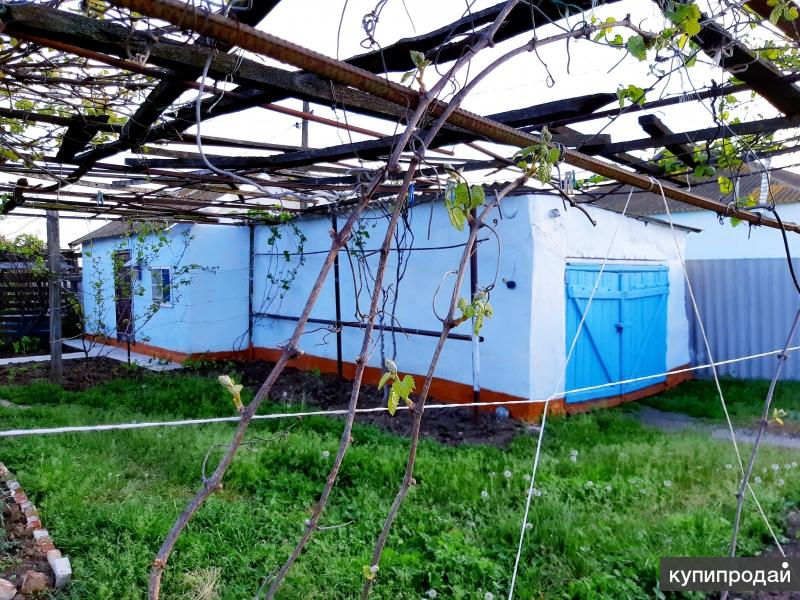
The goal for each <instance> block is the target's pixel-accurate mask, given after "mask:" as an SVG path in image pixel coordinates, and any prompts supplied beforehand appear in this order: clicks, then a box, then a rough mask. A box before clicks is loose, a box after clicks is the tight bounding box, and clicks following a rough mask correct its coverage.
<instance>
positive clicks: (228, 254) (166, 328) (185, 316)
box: [82, 224, 248, 353]
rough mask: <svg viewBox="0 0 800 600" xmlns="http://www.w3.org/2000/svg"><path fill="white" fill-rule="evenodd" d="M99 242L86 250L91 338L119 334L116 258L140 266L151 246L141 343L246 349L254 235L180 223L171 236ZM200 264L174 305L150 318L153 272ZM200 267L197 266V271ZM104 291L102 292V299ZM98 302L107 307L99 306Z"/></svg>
mask: <svg viewBox="0 0 800 600" xmlns="http://www.w3.org/2000/svg"><path fill="white" fill-rule="evenodd" d="M165 235H166V236H167V238H168V243H167V244H165V245H163V246H162V247H159V243H158V241H157V238H156V236H155V235H149V236H147V237H146V239H145V240H144V241H140V240H138V239H137V237H136V236H130V237H118V238H106V239H97V240H93V241H91V242H87V243H86V244H84V245H83V299H82V302H83V306H84V314H85V315H86V332H87V333H102V331H101V329H100V327H99V323H103V324H105V333H107V334H109V335H111V336H114V335H115V333H116V312H115V302H114V278H113V254H114V252H115V251H118V250H130V251H131V256H132V257H133V259H134V260H136V258H137V254H138V253H137V247H138V246H139V245H143V247H144V250H143V253H144V255H145V260H146V261H147V263H146V264H143V265H140V266H141V267H142V268H141V274H140V279H139V280H137V281H134V282H133V285H132V288H133V290H134V291H135V293H134V296H133V316H134V337H135V341H137V342H144V343H146V344H149V345H152V346H157V347H159V348H165V349H168V350H174V351H177V352H184V353H201V352H208V351H212V352H213V351H226V350H232V349H241V348H246V346H247V323H248V318H247V310H248V289H247V288H248V230H247V228H246V227H230V226H217V225H192V226H190V225H187V224H180V225H176V226H174V227H171V228H170V229H169V230H168V232H167V233H166V234H165ZM190 265H191V266H193V268H192V269H190V270H189V272H188V273H187V274H186V275H185V276H184V279H188V283H186V284H184V285H180V284H177V285H175V287H174V289H173V294H172V302H170V303H169V304H165V305H162V306H160V307H159V308H158V310H157V311H156V312H155V313H153V314H149V313H150V307H151V306H152V303H153V298H152V280H151V274H150V269H151V268H158V267H162V268H169V269H170V270H171V272H172V273H173V279H175V269H179V268H182V267H188V266H190ZM194 266H196V268H194ZM96 290H99V291H100V293H99V294H98V293H96ZM98 300H100V302H99V303H98Z"/></svg>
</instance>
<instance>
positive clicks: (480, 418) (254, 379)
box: [201, 361, 526, 447]
mask: <svg viewBox="0 0 800 600" xmlns="http://www.w3.org/2000/svg"><path fill="white" fill-rule="evenodd" d="M272 367H273V363H270V362H266V361H252V362H245V363H236V364H235V366H233V365H232V368H233V369H234V370H235V371H236V372H237V373H241V374H242V377H243V381H242V383H243V384H244V385H245V386H247V387H249V388H251V389H253V390H255V389H257V388H258V386H260V385H261V383H262V382H263V381H264V379H265V378H266V377H267V375H268V374H269V372H270V370H271V369H272ZM201 372H202V371H201ZM205 372H206V374H208V375H211V376H216V375H217V374H219V371H218V370H214V369H209V370H207V371H205ZM418 384H421V382H418ZM352 389H353V385H352V382H350V381H339V380H338V378H337V377H336V376H335V375H329V374H324V373H323V374H319V373H317V374H315V373H314V372H309V371H300V370H297V369H290V368H287V369H286V370H284V372H283V374H282V375H281V376H280V377H279V378H278V381H277V382H276V383H275V387H274V388H273V390H272V393H271V394H270V397H271V398H272V399H273V400H274V401H276V402H280V401H281V400H282V399H284V398H287V399H291V401H292V402H293V403H297V402H298V401H303V402H305V403H306V404H309V405H311V406H314V407H318V408H321V409H325V410H333V409H346V408H347V404H348V402H349V401H350V392H351V391H352ZM431 402H435V399H433V400H431ZM358 406H359V408H372V407H376V406H386V401H385V400H384V397H383V391H382V390H378V389H377V388H376V387H375V386H372V385H366V384H363V385H362V386H361V393H360V397H359V402H358ZM356 421H357V422H359V423H369V424H373V425H377V426H379V427H381V428H382V429H385V430H387V431H390V432H392V433H395V434H397V435H405V436H408V435H410V434H411V427H412V414H411V412H410V411H405V410H402V411H398V413H397V414H396V415H395V416H394V417H392V416H391V415H389V414H388V413H386V412H378V413H360V414H358V415H357V416H356ZM525 429H526V425H525V424H524V423H521V422H519V421H515V420H513V419H498V418H497V417H496V416H495V414H494V412H483V411H481V412H477V413H476V412H475V411H474V409H472V408H448V409H441V410H431V411H426V412H425V418H424V419H423V420H422V431H421V433H422V436H423V437H426V438H432V439H435V440H437V441H439V442H441V443H443V444H450V445H458V444H462V443H465V442H467V443H481V444H491V445H494V446H501V447H503V446H506V445H507V444H508V443H509V442H510V441H511V440H512V439H513V438H514V437H515V436H516V435H517V434H519V433H520V432H522V431H525Z"/></svg>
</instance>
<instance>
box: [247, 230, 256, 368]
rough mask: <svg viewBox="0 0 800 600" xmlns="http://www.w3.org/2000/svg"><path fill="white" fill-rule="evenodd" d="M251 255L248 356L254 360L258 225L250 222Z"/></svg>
mask: <svg viewBox="0 0 800 600" xmlns="http://www.w3.org/2000/svg"><path fill="white" fill-rule="evenodd" d="M248 228H249V229H250V246H249V247H250V255H249V257H248V260H249V265H248V272H249V281H248V283H247V358H248V359H249V360H253V357H254V352H253V271H254V267H255V258H256V253H255V238H256V226H255V225H253V224H252V223H250V224H249V225H248Z"/></svg>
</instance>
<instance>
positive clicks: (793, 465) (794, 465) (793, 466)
mask: <svg viewBox="0 0 800 600" xmlns="http://www.w3.org/2000/svg"><path fill="white" fill-rule="evenodd" d="M792 468H793V469H796V468H797V461H796V460H793V461H792Z"/></svg>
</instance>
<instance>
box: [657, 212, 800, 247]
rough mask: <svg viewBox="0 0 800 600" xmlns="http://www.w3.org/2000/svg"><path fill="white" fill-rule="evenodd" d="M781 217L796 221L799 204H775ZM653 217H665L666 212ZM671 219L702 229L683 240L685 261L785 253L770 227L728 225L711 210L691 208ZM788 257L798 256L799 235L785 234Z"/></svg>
mask: <svg viewBox="0 0 800 600" xmlns="http://www.w3.org/2000/svg"><path fill="white" fill-rule="evenodd" d="M778 210H779V213H780V216H781V219H783V220H784V221H791V222H794V223H797V222H799V221H800V204H782V205H780V206H779V207H778ZM656 218H659V219H662V220H666V218H667V216H666V215H657V216H656ZM672 221H673V222H674V223H677V224H680V225H686V226H688V227H695V228H697V229H702V230H703V231H702V232H701V233H700V234H696V235H691V236H689V239H688V240H687V241H686V259H687V260H695V259H702V260H709V259H719V260H731V259H736V258H783V257H785V256H786V254H785V250H784V247H783V238H782V236H781V232H780V231H779V230H777V229H772V228H770V227H752V228H751V227H749V226H748V225H747V224H746V223H740V224H739V225H737V226H736V227H734V226H732V225H731V223H730V220H729V219H724V220H723V222H722V224H720V222H719V219H718V217H717V215H716V214H715V213H712V212H710V211H703V210H697V211H691V212H682V213H673V214H672ZM788 240H789V248H790V250H791V252H792V256H800V235H797V234H792V233H789V234H788Z"/></svg>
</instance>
